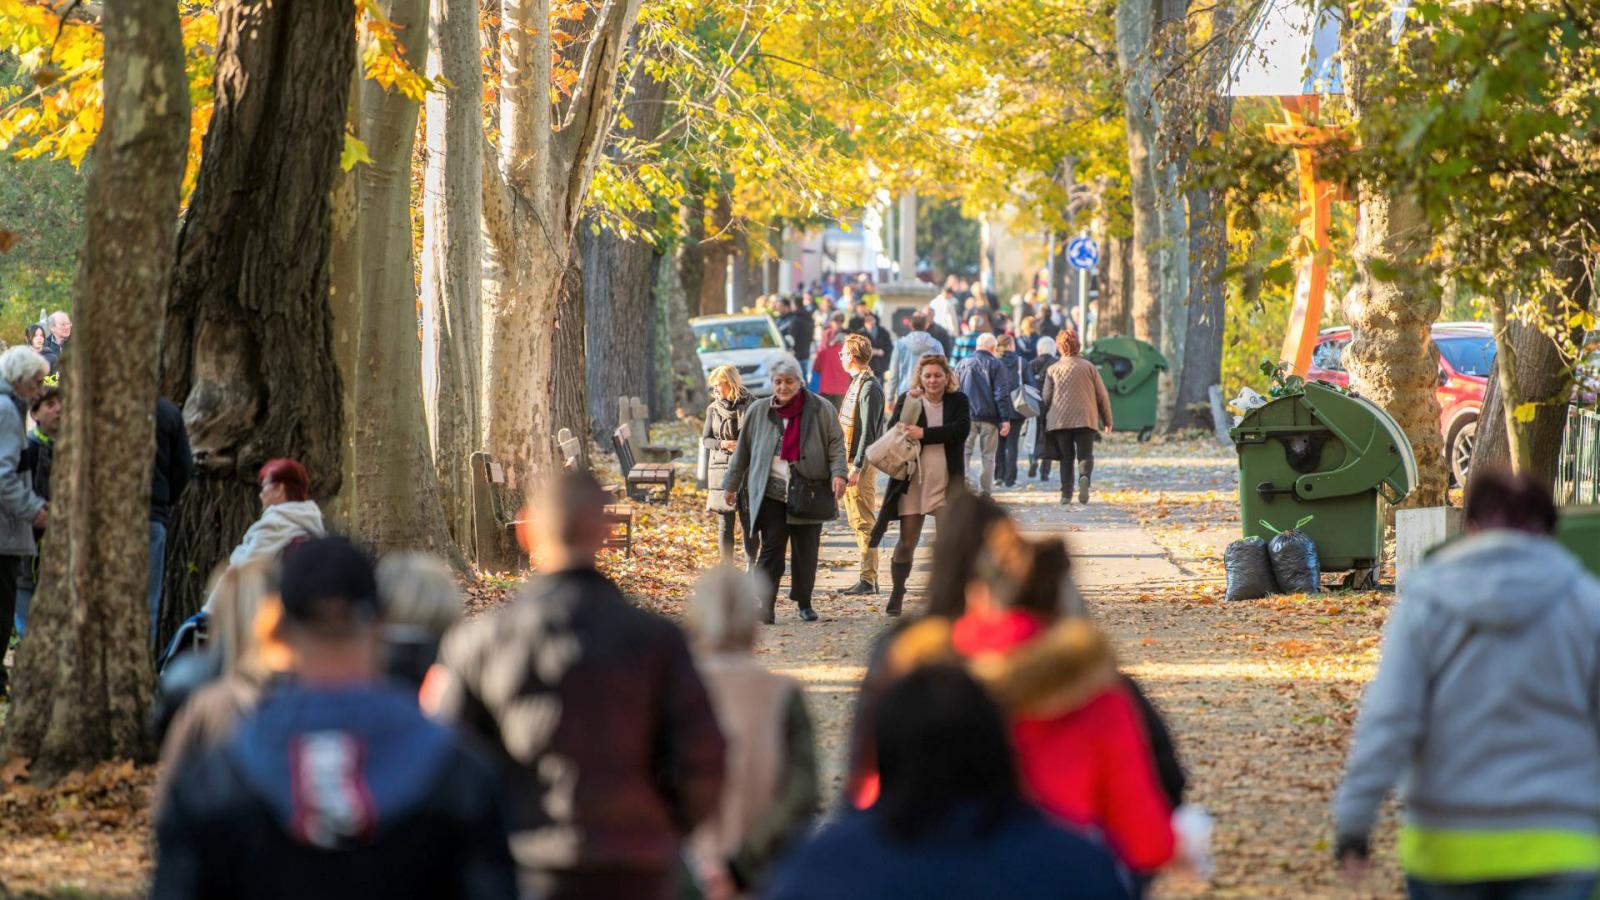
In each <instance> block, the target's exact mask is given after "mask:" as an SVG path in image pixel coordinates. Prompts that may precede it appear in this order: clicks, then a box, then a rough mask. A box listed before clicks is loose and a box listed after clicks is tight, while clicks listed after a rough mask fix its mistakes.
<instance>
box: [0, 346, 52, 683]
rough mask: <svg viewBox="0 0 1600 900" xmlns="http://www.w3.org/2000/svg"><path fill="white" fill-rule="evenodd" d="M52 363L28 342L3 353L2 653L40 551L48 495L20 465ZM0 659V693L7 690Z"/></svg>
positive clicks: (0, 392)
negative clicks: (20, 584) (22, 584)
mask: <svg viewBox="0 0 1600 900" xmlns="http://www.w3.org/2000/svg"><path fill="white" fill-rule="evenodd" d="M49 374H50V364H49V363H48V362H45V359H44V357H43V356H40V355H39V354H38V353H35V352H34V351H33V349H32V348H29V347H21V346H18V347H12V348H10V349H9V350H7V351H6V352H4V353H0V659H3V658H4V654H5V651H6V647H7V646H8V645H9V644H10V643H11V627H12V618H13V617H14V616H15V614H16V603H17V576H18V575H20V574H21V572H22V567H23V566H24V565H25V564H27V562H28V559H29V557H31V556H33V555H34V553H36V552H37V551H38V547H37V545H36V544H35V543H34V539H33V532H34V529H43V528H44V527H45V518H46V516H47V513H46V512H45V508H46V506H47V505H48V504H46V502H45V499H44V498H43V497H40V496H39V495H38V494H35V493H34V492H33V478H32V473H31V472H27V471H24V470H23V468H22V449H23V447H24V445H26V443H27V440H28V435H27V423H28V404H29V403H31V402H32V401H33V400H34V399H35V398H37V397H38V396H39V395H40V394H42V393H44V379H45V376H46V375H49ZM7 690H8V685H7V675H6V669H5V665H4V664H3V663H0V697H4V696H6V694H7Z"/></svg>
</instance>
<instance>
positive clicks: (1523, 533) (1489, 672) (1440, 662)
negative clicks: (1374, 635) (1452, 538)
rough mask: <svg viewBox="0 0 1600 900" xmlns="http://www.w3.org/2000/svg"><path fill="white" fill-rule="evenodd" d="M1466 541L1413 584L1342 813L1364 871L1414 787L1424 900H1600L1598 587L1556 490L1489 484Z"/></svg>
mask: <svg viewBox="0 0 1600 900" xmlns="http://www.w3.org/2000/svg"><path fill="white" fill-rule="evenodd" d="M1466 520H1467V536H1466V537H1464V538H1463V539H1461V540H1460V541H1457V542H1455V543H1453V544H1451V545H1449V546H1446V547H1444V548H1441V549H1439V550H1437V551H1435V553H1434V554H1433V555H1432V557H1431V558H1430V559H1429V560H1428V561H1427V562H1425V563H1424V564H1423V565H1421V566H1419V567H1418V568H1417V569H1416V570H1414V571H1412V572H1410V573H1408V574H1407V576H1406V577H1405V578H1403V579H1402V580H1401V582H1400V588H1399V594H1398V598H1397V600H1396V603H1395V608H1394V611H1393V612H1392V613H1391V614H1390V618H1389V624H1388V627H1387V630H1386V632H1385V634H1384V641H1383V656H1382V660H1381V661H1380V663H1379V666H1378V674H1377V677H1376V679H1374V681H1373V682H1372V684H1371V686H1370V687H1368V689H1367V694H1366V698H1365V700H1364V702H1363V704H1362V708H1361V716H1360V718H1359V720H1358V721H1357V723H1356V734H1355V740H1354V743H1353V745H1352V748H1351V751H1350V759H1349V763H1348V765H1347V767H1346V771H1345V778H1344V783H1343V784H1342V785H1341V786H1340V788H1339V792H1338V796H1337V799H1336V800H1335V803H1334V813H1335V817H1336V819H1337V827H1338V835H1337V837H1338V841H1337V849H1336V851H1335V852H1336V855H1337V857H1338V860H1339V862H1340V864H1341V865H1342V866H1343V867H1344V868H1345V870H1346V872H1347V874H1351V875H1358V874H1360V873H1361V872H1363V871H1364V870H1365V868H1366V865H1367V856H1368V835H1369V834H1370V833H1371V831H1372V827H1373V823H1374V820H1375V819H1376V817H1377V812H1378V807H1379V805H1380V804H1381V802H1382V800H1383V797H1384V795H1385V794H1386V793H1387V792H1388V791H1389V789H1390V788H1391V787H1393V786H1394V785H1395V784H1396V783H1403V784H1404V788H1403V791H1402V793H1403V798H1404V801H1405V809H1406V812H1405V826H1404V830H1403V833H1402V835H1401V839H1400V854H1401V864H1402V866H1403V868H1404V869H1405V871H1406V875H1407V883H1408V888H1409V892H1410V896H1411V897H1412V898H1414V900H1431V898H1450V900H1476V898H1485V900H1487V898H1497V900H1500V898H1504V900H1521V898H1529V900H1531V898H1539V900H1566V898H1572V900H1580V898H1581V900H1588V898H1590V897H1591V896H1592V895H1593V894H1594V891H1595V888H1596V886H1597V884H1600V582H1597V581H1596V580H1595V578H1594V577H1592V576H1591V575H1590V574H1589V573H1587V572H1586V571H1584V569H1583V567H1582V566H1581V565H1580V564H1579V562H1578V561H1577V560H1576V559H1575V558H1574V557H1573V556H1572V555H1571V554H1570V553H1568V552H1567V551H1566V550H1565V549H1564V548H1563V547H1562V546H1561V545H1560V544H1558V543H1556V541H1555V540H1553V539H1552V538H1551V537H1550V533H1551V531H1552V530H1553V528H1554V526H1555V521H1556V511H1555V506H1554V503H1553V501H1552V500H1551V497H1550V493H1549V491H1548V490H1547V489H1546V488H1545V487H1544V486H1543V485H1542V484H1540V483H1538V482H1536V481H1533V480H1532V479H1530V478H1527V477H1526V476H1511V475H1507V474H1503V473H1484V474H1481V475H1479V476H1477V477H1475V478H1474V479H1473V482H1472V484H1471V486H1470V487H1469V488H1468V491H1467V506H1466Z"/></svg>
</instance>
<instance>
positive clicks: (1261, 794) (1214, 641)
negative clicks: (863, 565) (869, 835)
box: [760, 438, 1399, 897]
mask: <svg viewBox="0 0 1600 900" xmlns="http://www.w3.org/2000/svg"><path fill="white" fill-rule="evenodd" d="M1101 448H1102V449H1101V453H1100V466H1099V471H1098V472H1097V478H1096V502H1094V503H1092V504H1091V505H1090V506H1089V507H1088V508H1083V507H1078V506H1071V507H1063V506H1061V505H1059V503H1057V502H1056V497H1057V494H1056V487H1055V486H1054V485H1053V484H1052V485H1049V486H1041V485H1038V484H1035V483H1025V484H1019V485H1018V487H1017V488H1015V489H1012V490H1007V491H1003V492H1001V493H1000V494H999V495H998V496H999V498H1000V499H1001V500H1002V501H1003V502H1005V504H1006V505H1007V506H1008V507H1009V508H1010V509H1011V510H1012V511H1013V513H1014V514H1015V515H1017V517H1018V518H1019V520H1020V521H1021V522H1022V523H1023V527H1024V528H1025V529H1026V530H1028V531H1029V532H1032V533H1037V534H1046V533H1049V534H1059V535H1061V536H1063V537H1064V538H1066V539H1067V540H1068V542H1069V545H1070V547H1071V548H1072V550H1073V553H1074V559H1075V561H1076V563H1075V564H1076V567H1077V568H1076V571H1077V577H1078V579H1079V583H1080V586H1081V588H1082V589H1083V590H1084V593H1085V595H1086V597H1087V598H1088V600H1089V603H1090V607H1091V609H1092V610H1093V612H1094V615H1095V616H1096V617H1097V618H1098V619H1099V621H1100V622H1101V623H1102V624H1103V625H1104V626H1105V627H1106V629H1107V630H1108V631H1109V632H1110V633H1111V634H1112V635H1113V637H1114V638H1115V640H1116V643H1117V646H1118V648H1119V653H1120V656H1121V658H1122V660H1123V664H1124V668H1125V669H1126V670H1127V671H1128V672H1130V673H1131V674H1133V675H1134V676H1135V677H1137V678H1139V679H1140V681H1141V683H1142V684H1143V685H1144V686H1145V688H1146V690H1147V691H1148V692H1149V693H1150V695H1151V697H1152V698H1153V699H1154V700H1155V702H1156V703H1157V704H1158V705H1159V706H1160V707H1161V708H1162V709H1163V711H1164V712H1165V714H1166V715H1167V716H1168V718H1169V720H1170V723H1171V726H1172V728H1173V731H1174V732H1175V734H1176V737H1177V741H1178V746H1179V750H1180V752H1181V753H1182V755H1183V759H1184V763H1185V765H1186V767H1187V769H1188V770H1189V774H1190V783H1191V788H1190V799H1191V801H1193V802H1197V803H1200V804H1202V805H1204V806H1205V807H1206V808H1207V809H1209V810H1210V812H1211V813H1212V815H1213V816H1214V817H1215V818H1216V820H1217V823H1216V824H1217V829H1216V834H1215V836H1214V849H1215V855H1216V857H1217V871H1216V875H1215V877H1214V878H1213V879H1212V880H1211V882H1210V883H1209V884H1197V883H1194V882H1193V881H1189V880H1183V879H1177V878H1167V879H1164V880H1163V881H1162V883H1161V886H1160V888H1159V890H1158V896H1163V897H1324V896H1394V895H1396V894H1397V893H1398V892H1399V881H1398V877H1399V876H1398V873H1397V871H1396V870H1395V869H1394V868H1393V867H1392V865H1390V866H1386V867H1385V868H1384V870H1383V871H1381V872H1380V873H1379V875H1378V877H1377V879H1376V880H1375V881H1374V883H1373V885H1371V886H1368V887H1367V888H1365V889H1363V890H1356V891H1352V890H1348V889H1345V888H1343V887H1342V886H1341V885H1340V884H1339V883H1338V881H1337V879H1336V877H1335V874H1334V872H1333V868H1332V866H1331V865H1330V863H1329V861H1328V858H1329V840H1330V829H1331V822H1330V819H1329V816H1328V814H1327V809H1328V804H1329V801H1330V798H1331V796H1332V791H1333V789H1334V787H1335V786H1336V785H1337V780H1338V777H1339V771H1340V767H1341V764H1342V761H1343V757H1344V752H1345V746H1346V741H1347V739H1348V733H1349V728H1350V725H1351V723H1352V722H1353V720H1354V715H1355V711H1356V707H1357V704H1358V703H1359V699H1360V692H1361V687H1362V685H1363V684H1364V683H1365V682H1366V680H1367V679H1368V678H1370V677H1371V672H1372V666H1373V664H1374V663H1375V657H1376V646H1377V642H1378V635H1379V633H1380V630H1381V627H1382V623H1383V618H1384V616H1385V615H1386V613H1387V609H1388V600H1389V598H1388V596H1387V595H1384V594H1328V595H1323V596H1319V597H1304V596H1301V597H1283V598H1275V599H1271V600H1263V601H1259V602H1250V603H1233V604H1229V603H1225V602H1223V601H1222V599H1221V596H1222V570H1221V564H1220V559H1221V548H1222V547H1223V546H1225V545H1226V544H1227V543H1228V541H1230V540H1232V539H1234V537H1235V536H1236V535H1237V534H1238V521H1237V514H1236V509H1237V504H1236V501H1235V499H1234V491H1235V490H1236V484H1237V481H1236V474H1235V466H1236V463H1235V460H1234V457H1233V455H1232V453H1231V451H1226V450H1221V449H1219V448H1216V447H1214V446H1208V445H1205V444H1200V443H1194V442H1185V443H1174V444H1167V445H1145V446H1140V445H1137V444H1134V443H1132V442H1131V441H1129V440H1126V439H1123V438H1118V439H1115V440H1112V441H1110V442H1107V443H1105V444H1102V445H1101ZM891 540H892V537H891ZM928 543H930V542H929V541H927V540H926V539H925V541H924V546H927V544H928ZM823 557H824V563H823V573H822V574H821V575H820V576H819V578H818V597H817V601H816V605H817V608H818V610H819V611H820V612H821V613H822V615H823V617H824V619H823V621H822V622H821V623H818V624H817V625H810V626H806V625H802V624H801V623H799V622H798V621H797V620H796V619H795V618H794V616H793V611H792V609H784V608H783V607H782V606H781V605H780V608H779V624H778V625H777V626H775V627H773V628H771V629H768V630H767V631H766V632H764V635H763V646H762V648H761V651H760V652H761V653H762V654H763V656H764V657H765V658H766V659H767V660H768V662H769V664H770V665H772V666H773V667H774V668H777V669H779V670H781V671H784V672H786V673H788V674H790V675H792V676H794V677H796V678H799V679H801V680H802V681H803V682H804V683H805V685H806V688H807V691H808V696H809V699H810V701H811V706H812V713H813V716H814V717H815V718H816V720H817V729H818V739H819V744H820V751H821V753H822V761H823V765H824V785H825V791H826V793H827V794H828V795H829V796H830V797H836V796H837V794H838V790H839V788H840V784H841V770H842V766H843V762H844V748H845V741H844V735H845V730H846V728H847V726H848V722H849V717H850V713H851V707H852V702H853V698H854V691H855V685H856V683H857V681H858V680H859V679H860V677H861V676H862V674H863V672H864V661H865V659H866V656H867V653H868V650H869V648H870V646H871V643H872V641H873V639H874V637H875V636H876V635H877V634H878V633H879V632H880V631H881V630H882V628H883V627H884V626H885V624H886V623H887V621H888V620H887V619H885V618H884V617H883V615H882V613H881V611H880V610H881V606H882V603H883V599H884V597H883V595H880V596H879V597H878V598H877V599H876V600H875V601H870V602H863V601H861V600H860V599H859V598H851V597H841V596H837V595H836V594H834V593H832V592H835V591H837V590H839V589H841V588H844V587H847V586H849V585H850V584H851V583H853V580H854V570H853V569H852V568H850V566H852V565H853V559H854V545H853V543H852V542H851V539H850V536H849V534H848V532H846V531H845V530H844V529H843V528H831V529H829V530H828V531H826V532H825V533H824V538H823ZM925 568H926V567H925V566H924V565H919V566H918V573H917V575H915V576H914V577H913V580H912V589H913V591H916V590H918V589H920V587H921V584H922V582H923V581H924V580H925V579H926V571H925ZM887 572H888V564H887V562H885V563H884V564H883V573H884V576H885V578H886V577H887ZM1390 830H1392V829H1391V828H1386V830H1385V832H1386V833H1385V835H1384V837H1383V840H1382V841H1380V847H1387V845H1388V844H1387V842H1388V841H1389V840H1390V839H1391V838H1390V836H1389V835H1388V831H1390Z"/></svg>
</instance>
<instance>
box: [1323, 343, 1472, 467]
mask: <svg viewBox="0 0 1600 900" xmlns="http://www.w3.org/2000/svg"><path fill="white" fill-rule="evenodd" d="M1350 338H1351V333H1350V329H1349V328H1348V327H1346V326H1340V327H1337V328H1326V329H1323V331H1322V334H1321V335H1319V336H1318V338H1317V345H1316V347H1315V348H1313V349H1312V351H1311V370H1310V372H1308V373H1307V375H1306V378H1307V380H1310V381H1317V380H1321V381H1326V382H1328V383H1330V384H1337V385H1340V386H1342V387H1343V386H1349V384H1350V374H1349V372H1347V371H1346V370H1345V365H1344V348H1345V347H1346V346H1347V345H1348V344H1349V343H1350ZM1433 344H1434V346H1436V347H1438V348H1439V386H1438V388H1437V389H1436V391H1435V394H1436V396H1437V397H1438V398H1439V431H1440V433H1441V434H1443V435H1444V452H1445V459H1446V460H1448V461H1449V463H1450V475H1451V477H1452V478H1454V479H1455V481H1456V483H1458V484H1466V483H1467V469H1468V467H1469V466H1470V465H1471V464H1472V446H1473V444H1474V443H1475V442H1476V440H1477V435H1478V416H1479V414H1480V413H1481V411H1482V410H1483V395H1484V392H1485V391H1487V390H1488V386H1489V373H1490V372H1492V371H1493V370H1494V351H1495V346H1494V332H1493V331H1492V330H1491V329H1490V328H1489V326H1488V324H1486V323H1483V322H1440V323H1439V324H1437V325H1434V326H1433ZM1356 389H1357V390H1360V386H1359V385H1357V386H1356Z"/></svg>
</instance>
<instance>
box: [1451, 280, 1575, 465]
mask: <svg viewBox="0 0 1600 900" xmlns="http://www.w3.org/2000/svg"><path fill="white" fill-rule="evenodd" d="M1555 268H1556V274H1557V275H1558V277H1560V278H1561V280H1562V282H1563V283H1565V284H1566V285H1567V289H1566V291H1564V292H1563V293H1561V294H1552V295H1550V296H1548V297H1546V298H1544V303H1543V304H1541V309H1540V314H1541V315H1542V316H1543V317H1545V318H1546V319H1547V320H1551V321H1557V322H1566V321H1568V316H1569V315H1570V314H1571V313H1573V312H1578V311H1582V310H1588V309H1591V308H1592V306H1593V302H1594V283H1593V282H1592V281H1591V280H1590V278H1589V276H1588V273H1587V272H1586V271H1585V269H1584V265H1583V261H1582V260H1581V259H1578V258H1568V259H1564V260H1561V261H1560V262H1558V263H1557V265H1556V267H1555ZM1506 332H1507V337H1508V338H1509V341H1508V343H1504V344H1502V345H1501V350H1500V354H1499V357H1498V358H1497V360H1496V363H1497V367H1496V373H1495V375H1494V377H1492V378H1490V379H1489V392H1488V394H1487V395H1486V396H1485V397H1484V401H1483V411H1482V413H1481V414H1480V415H1479V417H1478V440H1477V443H1476V444H1475V445H1474V446H1473V448H1472V471H1474V472H1487V471H1491V470H1493V469H1509V468H1513V457H1514V454H1513V452H1512V446H1511V442H1510V440H1509V437H1510V430H1511V429H1512V428H1513V427H1515V428H1517V429H1519V430H1520V431H1521V432H1522V436H1521V437H1522V443H1523V445H1524V446H1525V447H1526V448H1527V450H1526V454H1525V457H1524V460H1523V466H1522V470H1523V471H1525V472H1527V473H1528V474H1530V475H1533V476H1534V477H1536V478H1540V479H1542V480H1544V482H1545V483H1546V484H1553V483H1554V482H1555V475H1556V465H1557V463H1558V462H1559V461H1560V457H1561V434H1562V431H1563V430H1564V429H1565V427H1566V422H1567V402H1566V401H1567V395H1568V393H1569V391H1570V390H1571V388H1572V368H1571V365H1570V363H1569V361H1568V360H1567V359H1566V358H1565V357H1564V356H1563V355H1562V352H1561V348H1560V347H1558V346H1557V345H1556V342H1555V341H1553V340H1551V339H1550V337H1549V336H1548V335H1546V334H1545V333H1544V332H1543V331H1542V330H1541V329H1540V328H1539V327H1538V324H1537V323H1529V322H1523V321H1521V320H1519V319H1516V318H1511V319H1510V321H1509V322H1507V328H1506ZM1573 337H1574V338H1576V339H1578V340H1580V341H1581V339H1582V335H1581V334H1574V335H1573ZM1508 349H1509V350H1510V351H1511V353H1510V354H1506V350H1508ZM1501 360H1507V361H1511V362H1512V363H1513V366H1514V368H1513V371H1514V373H1515V379H1514V381H1515V384H1516V390H1515V392H1514V393H1515V394H1516V395H1517V397H1518V399H1520V401H1521V402H1523V403H1534V404H1536V405H1535V407H1534V411H1533V419H1532V420H1531V421H1528V422H1516V421H1515V418H1514V417H1513V416H1511V415H1510V414H1509V413H1508V407H1509V409H1510V410H1515V409H1516V406H1517V404H1516V403H1510V404H1508V403H1507V402H1506V400H1507V396H1506V392H1505V391H1504V390H1503V388H1504V387H1505V383H1504V381H1505V379H1504V377H1503V376H1504V375H1505V374H1506V373H1505V371H1504V370H1501V369H1499V367H1498V363H1499V362H1500V361H1501ZM1463 486H1464V485H1463Z"/></svg>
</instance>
